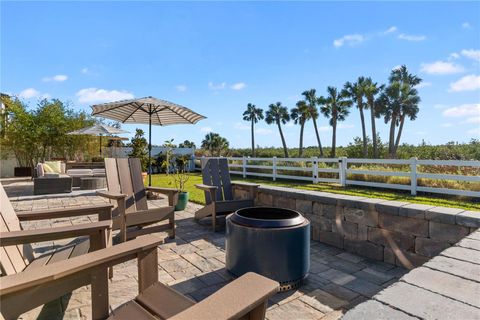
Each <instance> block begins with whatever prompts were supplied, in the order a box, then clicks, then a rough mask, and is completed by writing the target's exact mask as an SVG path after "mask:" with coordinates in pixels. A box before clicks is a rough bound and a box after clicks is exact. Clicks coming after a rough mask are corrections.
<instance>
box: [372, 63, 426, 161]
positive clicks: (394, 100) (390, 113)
mask: <svg viewBox="0 0 480 320" xmlns="http://www.w3.org/2000/svg"><path fill="white" fill-rule="evenodd" d="M420 82H422V79H420V78H419V77H417V76H416V75H412V74H410V73H409V72H408V69H407V67H406V66H405V65H403V66H401V67H400V68H397V69H395V70H392V72H391V74H390V78H389V85H388V87H387V88H386V89H385V90H384V92H383V93H382V94H381V96H380V98H379V103H380V104H381V107H382V109H383V114H384V120H385V123H388V122H390V133H389V140H388V153H389V156H390V157H391V158H395V157H396V153H397V148H398V145H399V144H400V138H401V136H402V131H403V125H404V123H405V119H406V118H409V119H410V120H415V119H416V117H417V114H418V111H419V108H418V104H419V103H420V97H419V96H418V91H417V89H415V86H416V85H418V84H420ZM396 126H399V130H398V133H397V136H396V138H395V127H396Z"/></svg>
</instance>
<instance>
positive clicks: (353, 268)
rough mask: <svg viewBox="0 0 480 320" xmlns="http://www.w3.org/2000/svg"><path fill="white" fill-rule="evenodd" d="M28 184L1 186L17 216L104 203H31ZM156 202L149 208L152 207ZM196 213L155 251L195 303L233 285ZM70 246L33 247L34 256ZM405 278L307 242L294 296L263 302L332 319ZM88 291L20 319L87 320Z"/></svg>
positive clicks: (221, 245) (130, 278)
mask: <svg viewBox="0 0 480 320" xmlns="http://www.w3.org/2000/svg"><path fill="white" fill-rule="evenodd" d="M29 187H30V186H29V183H28V182H22V183H15V184H11V185H7V186H5V189H6V191H7V193H8V195H9V197H10V199H11V200H12V204H13V206H14V208H15V210H16V211H26V210H33V209H45V208H58V207H68V206H79V205H92V204H96V203H104V201H105V200H104V199H102V198H99V197H97V196H95V194H94V193H92V192H83V193H80V192H74V193H73V194H65V195H54V196H47V197H45V196H43V197H35V196H28V194H29V189H28V188H29ZM163 201H165V200H163V199H161V200H149V206H150V205H152V206H156V205H157V206H158V205H161V204H162V203H163ZM197 209H198V205H196V204H192V203H189V204H188V206H187V208H186V210H185V211H182V212H177V213H176V223H177V237H176V238H175V239H174V240H168V241H167V242H166V243H165V244H164V245H161V246H160V247H159V249H158V250H159V261H158V268H159V278H160V281H161V282H163V283H166V284H168V285H170V286H172V287H173V288H175V289H176V290H178V291H180V292H181V293H183V294H186V295H188V296H189V297H191V298H192V299H194V300H196V301H199V300H202V299H203V298H205V297H206V296H208V295H210V294H211V293H213V292H214V291H216V290H218V289H219V288H221V287H222V286H224V285H225V284H226V283H228V282H229V281H231V280H232V277H231V276H230V275H229V274H228V272H227V271H226V269H225V251H224V249H225V237H224V232H223V231H218V232H215V233H214V232H212V231H211V228H210V226H209V225H208V224H207V223H208V222H207V221H205V223H203V222H202V223H200V224H199V223H197V222H195V221H194V219H193V212H195V210H197ZM94 219H95V217H93V216H92V217H81V218H71V219H62V220H55V221H41V222H28V223H23V226H24V228H25V229H31V228H41V227H49V226H60V225H69V224H77V223H82V222H83V223H85V222H88V221H90V220H94ZM68 242H69V240H63V241H56V242H50V243H41V244H36V245H35V246H34V248H35V252H36V254H38V255H41V254H42V253H44V252H46V251H48V250H49V249H51V248H52V247H54V246H58V245H65V244H67V243H68ZM406 272H407V271H406V270H405V269H403V268H399V267H395V266H392V265H389V264H386V263H383V262H377V261H373V260H368V259H366V258H363V257H360V256H357V255H354V254H350V253H346V252H344V251H342V250H340V249H337V248H334V247H331V246H329V245H325V244H322V243H320V242H316V241H312V243H311V268H310V275H309V277H308V279H307V281H305V283H304V285H303V286H302V287H301V288H300V289H299V290H296V291H287V292H282V293H279V294H277V295H275V296H274V297H273V298H272V299H271V300H270V301H269V308H268V311H267V318H268V319H337V318H340V317H341V316H342V315H343V313H344V312H345V310H348V309H350V308H352V307H354V306H355V305H357V304H359V303H361V302H363V301H365V300H367V299H369V298H370V297H372V296H373V295H375V294H376V293H377V292H379V291H380V290H382V289H383V288H385V287H387V286H389V285H390V284H391V283H394V282H396V281H397V280H398V278H399V277H400V276H402V275H403V274H405V273H406ZM111 282H112V283H111V285H110V286H111V287H110V304H111V305H112V307H115V306H117V305H119V304H121V303H123V302H126V301H127V300H129V299H132V298H134V297H135V295H136V294H137V265H136V263H135V261H130V262H127V263H124V264H122V265H119V266H118V267H115V268H114V277H113V279H112V280H111ZM90 312H91V311H90V289H89V287H88V286H87V287H84V288H81V289H78V290H75V291H74V292H73V293H72V295H71V296H68V297H64V298H63V299H61V300H58V301H54V302H52V303H50V304H48V305H46V306H44V307H43V308H37V309H36V310H33V311H31V312H29V313H27V314H25V315H23V316H22V319H35V318H41V319H47V318H48V319H61V318H62V317H63V319H84V318H89V317H90Z"/></svg>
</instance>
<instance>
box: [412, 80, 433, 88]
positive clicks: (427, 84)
mask: <svg viewBox="0 0 480 320" xmlns="http://www.w3.org/2000/svg"><path fill="white" fill-rule="evenodd" d="M431 86H432V83H431V82H427V81H422V82H420V84H418V85H416V86H415V88H417V89H420V88H426V87H431Z"/></svg>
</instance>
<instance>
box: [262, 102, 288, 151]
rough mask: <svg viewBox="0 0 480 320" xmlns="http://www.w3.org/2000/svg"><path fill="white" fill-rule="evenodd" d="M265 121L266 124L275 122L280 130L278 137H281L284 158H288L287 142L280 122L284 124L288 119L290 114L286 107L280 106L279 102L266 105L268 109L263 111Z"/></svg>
mask: <svg viewBox="0 0 480 320" xmlns="http://www.w3.org/2000/svg"><path fill="white" fill-rule="evenodd" d="M265 116H266V117H265V121H266V122H267V123H268V124H272V123H276V124H277V126H278V131H279V132H280V138H281V139H282V145H283V152H284V153H285V158H288V149H287V144H286V143H285V137H284V136H283V132H282V126H281V124H282V123H283V124H286V123H287V122H288V121H290V114H289V113H288V109H287V107H284V106H282V103H281V102H277V103H275V104H274V103H272V104H271V105H269V106H268V111H267V112H266V113H265Z"/></svg>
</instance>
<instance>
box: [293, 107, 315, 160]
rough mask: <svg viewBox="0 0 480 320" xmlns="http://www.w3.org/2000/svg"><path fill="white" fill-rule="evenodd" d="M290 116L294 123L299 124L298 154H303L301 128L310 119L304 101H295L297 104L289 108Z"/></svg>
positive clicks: (302, 128)
mask: <svg viewBox="0 0 480 320" xmlns="http://www.w3.org/2000/svg"><path fill="white" fill-rule="evenodd" d="M290 118H291V119H292V120H293V122H294V123H295V124H298V125H300V142H299V147H298V156H299V157H302V156H303V130H304V128H305V123H306V122H307V121H308V120H310V119H311V114H310V110H309V108H308V106H307V104H306V102H305V101H303V100H301V101H298V102H297V106H296V107H295V108H292V110H290Z"/></svg>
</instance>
